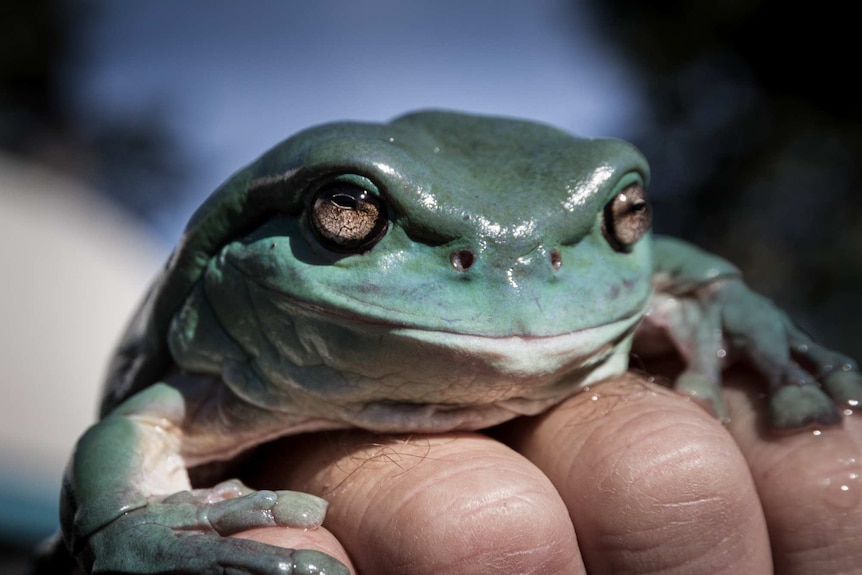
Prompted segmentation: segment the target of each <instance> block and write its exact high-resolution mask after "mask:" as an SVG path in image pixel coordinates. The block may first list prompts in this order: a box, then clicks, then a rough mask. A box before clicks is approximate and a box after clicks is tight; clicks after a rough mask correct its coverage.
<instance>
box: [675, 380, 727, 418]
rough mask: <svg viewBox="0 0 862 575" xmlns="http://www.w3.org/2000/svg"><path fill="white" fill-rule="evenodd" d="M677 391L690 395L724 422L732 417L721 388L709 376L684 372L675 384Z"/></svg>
mask: <svg viewBox="0 0 862 575" xmlns="http://www.w3.org/2000/svg"><path fill="white" fill-rule="evenodd" d="M673 387H674V389H675V390H676V391H677V393H681V394H683V395H685V396H688V397H690V398H691V399H692V400H693V401H695V402H697V403H698V404H700V405H701V406H702V407H703V408H704V409H706V410H707V411H708V412H709V413H711V414H712V415H714V416H715V418H716V419H718V420H719V421H721V422H722V423H727V422H728V421H729V420H730V418H729V416H728V413H727V406H726V405H725V403H724V398H723V397H722V396H721V388H720V387H719V386H718V385H717V384H716V383H715V382H714V381H713V380H712V379H710V378H709V377H707V376H705V375H702V374H700V373H694V372H684V373H682V374H681V375H680V376H679V377H678V378H677V379H676V381H675V382H674V384H673Z"/></svg>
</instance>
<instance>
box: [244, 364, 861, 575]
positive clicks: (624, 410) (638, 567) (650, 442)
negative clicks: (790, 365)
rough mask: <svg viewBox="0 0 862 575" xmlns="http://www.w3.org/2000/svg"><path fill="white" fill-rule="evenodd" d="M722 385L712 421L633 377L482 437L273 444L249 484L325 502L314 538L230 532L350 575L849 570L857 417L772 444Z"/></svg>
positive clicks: (760, 423) (750, 391) (741, 397)
mask: <svg viewBox="0 0 862 575" xmlns="http://www.w3.org/2000/svg"><path fill="white" fill-rule="evenodd" d="M726 381H727V384H726V391H725V396H726V399H727V402H728V406H729V409H730V415H731V421H730V423H729V424H727V425H726V426H722V425H721V424H720V423H719V422H718V421H717V420H716V419H714V418H713V417H712V416H711V415H709V414H708V413H707V412H706V411H705V410H703V409H702V408H701V407H700V406H698V405H696V404H695V403H693V402H692V401H691V400H689V399H686V398H684V397H681V396H680V395H678V394H675V393H673V392H672V391H670V390H669V389H667V388H666V387H665V386H662V385H658V384H656V383H652V382H650V381H648V380H647V379H646V378H645V377H643V376H640V375H634V374H629V375H627V376H624V377H621V378H618V379H615V380H612V381H607V382H603V383H601V384H599V385H596V386H594V387H593V388H592V389H590V390H587V391H585V392H583V393H580V394H577V395H575V396H573V397H572V398H570V399H569V400H567V401H565V402H564V403H562V404H560V405H559V406H557V407H556V408H554V409H551V410H550V411H548V412H547V413H545V414H543V415H540V416H537V417H533V418H521V419H518V420H516V421H514V422H511V423H509V424H506V425H504V426H502V427H501V428H498V429H495V430H492V434H493V436H494V437H493V438H492V437H491V436H490V435H488V434H483V433H447V434H439V435H412V436H409V435H408V436H379V435H372V434H368V433H365V432H358V431H356V432H354V431H350V432H337V433H336V432H332V433H326V434H317V435H311V436H299V437H291V438H287V439H286V440H282V441H280V442H277V443H275V444H273V445H271V446H269V447H268V448H267V450H266V451H265V452H263V453H262V454H261V455H260V457H259V458H258V461H259V462H260V468H259V469H258V470H257V471H256V473H253V474H252V477H251V478H249V482H250V483H251V484H252V485H255V482H256V481H264V482H265V483H264V484H265V485H268V486H269V487H270V488H273V487H274V488H286V489H297V490H300V491H306V492H310V493H314V494H317V495H320V496H323V497H326V498H327V499H328V500H329V502H330V509H329V514H328V516H327V519H326V522H325V523H324V527H325V529H320V530H317V531H305V532H302V531H296V530H290V529H286V528H269V529H258V530H254V531H250V532H246V533H244V534H242V535H241V536H243V537H250V538H253V539H257V540H260V541H265V542H268V543H272V544H278V545H283V546H295V547H312V548H318V549H321V550H324V551H326V552H328V553H331V554H333V555H334V556H336V557H338V558H339V559H341V560H342V561H344V562H345V563H346V564H348V565H350V566H351V569H352V570H353V572H354V573H362V574H364V575H376V574H383V573H411V574H413V575H421V574H424V573H429V574H430V573H434V574H447V573H459V574H469V573H476V574H483V575H488V574H492V573H501V574H502V573H507V574H508V573H591V574H595V573H650V574H657V573H662V574H670V573H685V574H698V573H704V574H706V573H709V574H720V573H750V574H759V573H764V574H769V573H773V572H775V573H781V574H785V575H797V574H812V575H813V574H817V575H830V574H839V573H841V574H845V573H862V422H860V420H859V417H858V416H851V417H846V418H845V420H844V422H843V423H842V424H841V425H839V426H835V427H829V428H822V429H817V430H814V429H812V430H806V431H800V432H796V433H792V434H786V435H780V436H779V435H775V434H772V433H770V432H769V431H768V430H767V429H766V427H765V416H764V410H765V408H766V400H765V398H764V397H763V396H762V394H760V393H759V392H758V391H757V390H758V388H760V389H762V387H760V386H762V384H761V383H760V382H759V380H758V379H757V376H755V375H752V374H751V373H749V372H746V371H742V370H735V371H731V372H729V373H728V374H726ZM327 530H328V531H327ZM330 532H331V533H332V534H334V535H335V537H337V541H338V542H336V541H335V539H334V538H333V537H332V536H331V535H330ZM342 546H343V547H342ZM348 557H349V560H348Z"/></svg>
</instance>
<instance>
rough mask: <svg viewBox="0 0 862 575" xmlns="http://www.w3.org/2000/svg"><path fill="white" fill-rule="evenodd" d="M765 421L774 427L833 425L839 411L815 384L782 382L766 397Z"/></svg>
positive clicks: (794, 428)
mask: <svg viewBox="0 0 862 575" xmlns="http://www.w3.org/2000/svg"><path fill="white" fill-rule="evenodd" d="M769 422H770V425H771V426H772V427H773V428H775V429H777V430H779V431H780V430H788V431H789V430H796V429H801V428H805V427H812V426H816V425H836V424H838V423H840V422H841V414H840V413H839V412H838V410H837V409H836V408H835V405H834V403H833V402H832V399H831V398H830V397H829V396H827V395H826V394H825V393H823V391H821V390H820V389H819V388H818V387H817V386H816V385H786V386H783V387H780V388H778V389H777V390H775V391H773V393H772V395H771V397H770V399H769Z"/></svg>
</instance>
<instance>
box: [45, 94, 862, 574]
mask: <svg viewBox="0 0 862 575" xmlns="http://www.w3.org/2000/svg"><path fill="white" fill-rule="evenodd" d="M648 174H649V169H648V165H647V162H646V160H645V159H644V158H643V156H642V155H641V154H640V153H639V152H638V151H637V150H636V149H635V148H634V147H633V146H631V145H630V144H628V143H625V142H623V141H619V140H613V139H582V138H578V137H574V136H572V135H569V134H567V133H565V132H563V131H560V130H557V129H555V128H552V127H549V126H545V125H541V124H537V123H532V122H528V121H521V120H515V119H504V118H494V117H483V116H472V115H466V114H459V113H453V112H445V111H426V112H418V113H413V114H409V115H406V116H403V117H401V118H398V119H396V120H394V121H393V122H391V123H388V124H367V123H335V124H329V125H324V126H320V127H316V128H312V129H309V130H307V131H304V132H302V133H300V134H298V135H296V136H294V137H292V138H290V139H288V140H286V141H285V142H283V143H281V144H279V145H277V146H276V147H274V148H273V149H272V150H270V151H269V152H267V153H266V154H264V155H263V156H262V157H261V158H260V159H258V160H257V161H255V162H254V163H252V164H251V165H250V166H248V167H246V168H245V169H242V170H240V171H239V172H237V173H236V174H234V175H233V176H232V177H231V178H230V179H228V180H227V182H226V183H224V184H223V185H222V186H221V187H220V188H218V189H217V190H216V191H215V192H214V193H213V194H212V196H210V197H209V199H207V201H206V202H205V203H204V204H203V205H202V206H201V207H200V208H199V209H198V210H197V212H196V213H195V214H194V216H193V217H192V219H191V221H190V223H189V224H188V227H187V229H186V232H185V234H184V236H183V238H182V240H181V242H180V244H179V246H178V247H177V248H176V250H175V252H174V253H173V255H172V257H171V258H170V260H169V261H168V262H167V265H166V267H165V269H164V271H163V273H162V274H161V275H160V276H159V277H158V279H157V280H156V282H155V284H154V286H153V287H152V289H151V290H150V292H149V295H148V296H147V298H146V300H145V301H144V303H143V305H142V306H141V308H140V310H139V312H138V314H137V315H136V317H135V318H134V319H133V321H132V322H131V324H130V326H129V328H128V331H127V333H126V335H125V337H124V339H123V341H122V342H121V345H120V347H119V350H118V351H117V353H116V356H115V358H114V360H113V363H112V365H111V369H110V373H109V377H108V381H107V385H106V388H105V392H104V397H103V401H102V406H101V420H100V421H99V422H98V423H96V424H95V425H94V426H93V427H91V428H90V429H89V430H88V431H87V432H86V433H85V435H84V436H83V437H82V438H81V439H80V441H79V442H78V444H77V448H76V450H75V453H74V455H73V457H72V459H71V462H70V464H69V468H68V473H67V476H66V479H65V481H64V485H63V493H62V501H63V504H62V528H63V534H64V539H65V543H66V545H67V547H68V549H69V550H70V551H71V553H72V555H74V557H75V558H76V559H77V561H78V562H79V564H80V565H81V566H82V567H83V568H84V569H85V570H87V571H88V572H89V571H97V572H111V573H163V572H182V573H215V572H218V573H221V572H231V573H234V572H236V573H254V574H265V573H291V572H303V573H304V572H307V571H308V570H309V569H312V567H313V568H315V569H320V572H326V573H340V572H343V571H342V570H343V566H342V565H341V564H340V563H338V562H336V561H335V560H334V559H330V558H328V557H327V556H324V555H322V554H319V553H316V552H313V551H301V550H299V551H295V550H289V549H282V548H276V547H272V546H267V545H264V544H262V543H257V542H252V541H246V540H241V539H237V538H230V537H226V536H227V535H230V534H233V533H236V532H239V531H242V530H245V529H249V528H252V527H257V526H271V525H295V526H302V527H314V526H317V525H319V524H320V523H321V522H322V520H323V516H324V512H325V507H326V504H325V502H323V501H322V500H320V499H317V498H316V497H312V496H310V495H304V494H301V493H293V492H285V491H278V492H273V491H253V490H251V489H249V488H248V487H246V486H244V485H243V484H241V483H240V482H238V481H226V482H223V483H219V484H217V485H215V486H214V487H202V486H197V485H195V486H193V485H192V484H191V482H190V480H189V475H188V472H187V470H188V469H190V468H193V467H196V466H200V465H202V464H205V463H208V462H212V461H216V460H228V459H231V458H233V457H235V456H236V455H238V454H239V453H241V452H243V451H245V450H247V449H249V448H251V447H253V446H255V445H258V444H260V443H262V442H265V441H268V440H271V439H273V438H276V437H279V436H284V435H287V434H296V433H300V432H309V431H316V430H326V429H336V428H345V427H358V428H363V429H367V430H371V431H376V432H443V431H449V430H458V429H470V430H476V429H482V428H486V427H489V426H492V425H495V424H498V423H501V422H503V421H506V420H509V419H511V418H514V417H517V416H522V415H531V414H537V413H539V412H542V411H543V410H545V409H547V408H549V407H550V406H553V405H555V404H557V403H559V402H560V401H562V400H563V399H565V398H567V397H569V396H571V395H572V394H575V393H577V392H578V391H579V390H581V389H583V388H584V387H585V386H588V385H593V384H596V383H598V382H600V381H601V380H603V379H607V378H610V377H613V376H615V375H619V374H621V373H622V372H624V371H625V370H626V369H627V368H628V361H629V356H630V350H631V347H632V343H633V342H635V346H636V348H635V349H636V350H637V349H639V348H638V345H640V346H641V349H643V350H647V349H648V348H651V347H653V344H655V343H656V342H659V341H664V342H669V343H670V344H672V345H673V346H674V347H675V348H676V349H677V350H678V352H679V354H680V355H681V357H682V358H683V360H684V363H685V368H684V370H683V371H682V373H681V374H680V375H679V377H678V378H677V379H676V381H675V383H674V386H675V388H676V390H678V391H679V392H680V393H683V394H687V395H689V396H691V397H692V398H693V399H695V400H696V401H698V402H700V403H701V404H703V405H704V406H705V407H706V408H708V409H709V410H711V411H712V412H713V413H714V414H715V415H716V416H717V417H719V418H725V417H726V416H727V413H726V411H725V407H724V404H723V402H722V399H721V392H720V383H721V369H722V366H723V365H724V363H725V362H726V361H727V360H728V359H730V358H736V357H741V358H743V359H745V360H747V361H748V362H750V363H751V364H752V365H753V366H754V367H755V368H756V369H757V370H759V371H760V372H761V373H762V374H763V376H764V380H765V381H766V382H767V384H768V393H769V397H770V400H769V406H770V410H769V418H770V424H771V426H772V427H774V428H776V429H780V430H792V429H798V428H804V427H806V426H810V425H830V424H837V423H839V422H840V420H841V417H842V416H841V411H840V409H838V408H841V409H845V408H851V407H855V406H856V405H858V402H859V401H860V400H862V378H860V374H859V371H858V368H857V366H856V364H855V363H854V362H853V361H852V360H851V359H849V358H847V357H844V356H842V355H840V354H838V353H835V352H833V351H830V350H828V349H825V348H823V347H821V346H818V345H817V344H815V343H814V342H813V341H811V339H810V338H809V337H807V336H806V335H805V334H803V333H802V332H801V331H800V330H799V329H798V328H796V327H795V326H794V324H793V323H791V322H790V321H789V320H788V318H787V317H786V316H785V314H784V313H783V312H781V311H780V310H778V309H777V308H776V307H774V306H773V305H772V304H771V303H770V302H769V301H768V300H766V299H765V298H763V297H761V296H759V295H757V294H755V293H753V292H752V291H750V290H749V289H748V288H747V287H746V285H745V284H744V283H743V282H742V280H741V278H740V273H739V271H738V270H737V269H736V268H735V267H734V266H733V265H731V264H729V263H728V262H726V261H724V260H722V259H720V258H718V257H716V256H713V255H710V254H707V253H705V252H703V251H701V250H699V249H697V248H695V247H693V246H691V245H687V244H685V243H683V242H681V241H677V240H673V239H670V238H664V237H658V236H655V235H652V233H651V231H650V224H651V208H650V204H649V202H648V199H647V193H646V188H647V180H648ZM802 365H804V366H805V368H803V367H801V366H802ZM231 569H232V570H231ZM223 570H224V571H223ZM315 572H316V571H315Z"/></svg>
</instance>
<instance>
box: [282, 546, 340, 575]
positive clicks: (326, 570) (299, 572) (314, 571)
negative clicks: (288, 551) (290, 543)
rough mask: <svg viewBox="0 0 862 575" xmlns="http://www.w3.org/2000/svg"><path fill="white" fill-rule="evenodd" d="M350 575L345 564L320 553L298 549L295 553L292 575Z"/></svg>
mask: <svg viewBox="0 0 862 575" xmlns="http://www.w3.org/2000/svg"><path fill="white" fill-rule="evenodd" d="M330 574H331V575H349V571H348V569H347V567H345V566H344V564H343V563H341V562H340V561H337V560H336V559H334V558H332V557H330V556H329V555H327V554H325V553H321V552H320V551H315V550H313V549H297V550H296V551H294V552H293V574H292V575H330Z"/></svg>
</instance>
